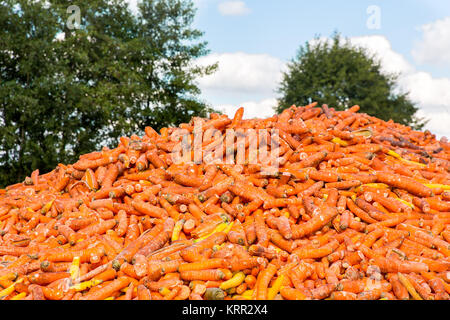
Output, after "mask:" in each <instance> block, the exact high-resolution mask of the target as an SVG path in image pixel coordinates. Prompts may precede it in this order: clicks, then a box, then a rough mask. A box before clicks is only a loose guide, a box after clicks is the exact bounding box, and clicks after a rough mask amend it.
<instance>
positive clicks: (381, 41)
mask: <svg viewBox="0 0 450 320" xmlns="http://www.w3.org/2000/svg"><path fill="white" fill-rule="evenodd" d="M349 40H350V43H351V44H352V45H355V46H362V47H365V48H366V49H367V51H368V52H369V54H375V55H376V56H377V57H378V59H379V60H380V61H381V67H382V71H383V72H387V73H397V74H398V73H410V72H413V71H414V68H413V66H411V64H410V63H409V62H408V61H406V59H405V58H404V57H403V56H402V55H401V54H399V53H397V52H395V51H394V50H393V49H392V46H391V43H390V42H389V40H388V39H386V37H384V36H364V37H353V38H350V39H349Z"/></svg>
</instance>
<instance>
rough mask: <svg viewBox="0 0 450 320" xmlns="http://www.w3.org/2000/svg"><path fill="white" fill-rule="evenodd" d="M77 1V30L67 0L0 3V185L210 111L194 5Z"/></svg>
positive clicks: (177, 0)
mask: <svg viewBox="0 0 450 320" xmlns="http://www.w3.org/2000/svg"><path fill="white" fill-rule="evenodd" d="M75 4H76V5H77V6H78V7H79V8H80V18H81V21H80V22H81V23H80V25H79V28H75V29H74V28H71V26H70V25H69V24H68V23H67V22H68V19H70V18H71V15H72V14H73V12H70V11H69V12H68V10H67V9H68V6H69V5H70V3H68V2H67V1H62V0H48V1H34V0H15V1H13V0H5V1H0V186H2V185H3V186H5V185H7V184H10V183H14V182H18V181H21V180H22V179H23V178H24V177H25V176H26V175H29V174H30V172H31V171H32V170H34V169H36V168H39V169H40V171H41V172H45V171H48V170H51V169H53V168H54V167H55V166H56V165H57V164H58V163H60V162H61V163H70V162H73V161H75V160H76V158H77V157H78V155H80V154H83V153H86V152H91V151H93V150H96V149H99V148H100V147H101V146H105V145H106V146H112V145H114V144H116V143H117V138H118V137H119V136H121V135H124V134H128V135H129V134H131V133H142V131H143V129H144V127H145V126H152V127H154V128H155V129H159V128H161V127H163V126H168V125H176V124H178V123H180V122H188V121H189V119H190V118H191V117H192V116H193V115H196V116H206V115H207V113H208V112H210V111H211V110H210V108H209V107H208V106H207V105H206V104H205V103H204V102H203V101H201V100H200V99H199V94H200V90H199V88H198V87H197V85H196V83H195V79H196V78H198V77H201V76H203V75H206V74H210V73H212V72H213V71H214V69H215V66H214V65H212V66H207V67H198V66H196V65H195V64H194V59H195V58H198V57H201V56H203V55H205V54H207V53H208V50H207V47H206V45H207V44H206V42H203V41H201V37H202V32H200V31H199V30H196V29H194V28H193V27H192V22H193V19H194V16H195V8H194V7H193V3H192V2H191V1H184V0H142V1H140V3H139V12H138V13H137V14H135V13H133V12H131V11H130V9H129V7H128V6H127V4H126V2H125V1H124V0H79V1H77V2H76V3H75ZM71 22H72V23H73V22H74V21H71Z"/></svg>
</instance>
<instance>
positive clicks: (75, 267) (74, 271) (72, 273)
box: [69, 257, 80, 283]
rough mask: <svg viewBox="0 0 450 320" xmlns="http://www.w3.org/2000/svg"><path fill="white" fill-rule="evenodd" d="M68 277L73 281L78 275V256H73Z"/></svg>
mask: <svg viewBox="0 0 450 320" xmlns="http://www.w3.org/2000/svg"><path fill="white" fill-rule="evenodd" d="M69 273H70V279H72V282H73V283H75V282H76V281H77V279H78V278H79V277H80V257H74V258H73V261H72V265H71V266H70V268H69Z"/></svg>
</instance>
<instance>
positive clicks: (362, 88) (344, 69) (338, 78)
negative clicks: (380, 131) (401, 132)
mask: <svg viewBox="0 0 450 320" xmlns="http://www.w3.org/2000/svg"><path fill="white" fill-rule="evenodd" d="M397 79H398V75H396V74H386V73H383V72H382V70H381V64H380V61H379V60H377V59H376V58H375V57H374V56H373V55H371V54H369V53H368V52H367V50H365V49H364V48H361V47H356V46H352V45H351V44H350V43H349V41H347V40H345V39H342V38H341V36H340V35H339V34H338V33H335V34H334V36H333V37H332V39H331V41H326V40H323V39H319V38H318V37H317V38H316V39H315V41H314V42H313V44H311V43H309V42H307V43H306V44H305V45H304V46H301V47H300V49H299V51H298V53H297V56H296V57H295V58H294V59H293V60H292V61H291V62H290V63H289V64H288V70H287V72H285V73H284V74H283V79H282V82H281V84H280V87H279V89H278V92H279V93H280V94H281V98H280V99H279V100H278V106H277V107H276V111H277V112H281V111H282V110H284V109H286V108H288V107H290V106H291V105H293V104H295V105H307V104H309V103H311V102H313V101H317V102H318V103H319V105H322V104H328V105H329V106H330V107H333V108H335V109H336V110H344V109H346V108H348V107H351V106H353V105H359V106H360V107H361V109H360V110H361V112H365V113H367V114H370V115H372V116H375V117H378V118H380V119H383V120H389V119H392V120H394V121H395V122H398V123H401V124H405V125H410V126H412V127H414V128H416V129H420V128H422V127H423V126H424V124H425V123H426V122H425V121H424V119H421V118H418V117H417V116H416V115H415V114H416V112H417V110H418V108H417V107H416V106H415V105H414V103H413V102H412V101H410V100H409V99H408V97H407V93H404V92H400V90H399V89H398V85H397Z"/></svg>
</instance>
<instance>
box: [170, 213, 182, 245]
mask: <svg viewBox="0 0 450 320" xmlns="http://www.w3.org/2000/svg"><path fill="white" fill-rule="evenodd" d="M184 222H185V220H184V219H181V220H178V221H177V222H176V223H175V227H174V228H173V231H172V238H171V240H172V242H174V241H177V240H178V239H180V233H181V230H182V229H183V225H184Z"/></svg>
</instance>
